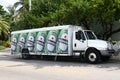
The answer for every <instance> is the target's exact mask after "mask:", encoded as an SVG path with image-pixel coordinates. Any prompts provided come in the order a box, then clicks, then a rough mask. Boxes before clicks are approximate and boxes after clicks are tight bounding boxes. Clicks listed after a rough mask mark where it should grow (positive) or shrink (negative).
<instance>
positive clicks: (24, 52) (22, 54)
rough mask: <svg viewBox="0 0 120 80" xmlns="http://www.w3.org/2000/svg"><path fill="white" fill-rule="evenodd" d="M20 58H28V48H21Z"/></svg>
mask: <svg viewBox="0 0 120 80" xmlns="http://www.w3.org/2000/svg"><path fill="white" fill-rule="evenodd" d="M21 56H22V59H30V55H29V50H28V49H23V50H22V53H21Z"/></svg>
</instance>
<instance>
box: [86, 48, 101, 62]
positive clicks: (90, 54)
mask: <svg viewBox="0 0 120 80" xmlns="http://www.w3.org/2000/svg"><path fill="white" fill-rule="evenodd" d="M85 58H86V61H87V62H88V63H92V64H97V63H99V62H100V61H101V55H100V53H99V51H97V50H94V49H91V50H88V51H87V53H86V55H85Z"/></svg>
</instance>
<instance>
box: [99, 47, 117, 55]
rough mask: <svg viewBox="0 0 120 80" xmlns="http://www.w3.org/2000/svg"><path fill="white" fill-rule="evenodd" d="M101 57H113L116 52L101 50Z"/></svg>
mask: <svg viewBox="0 0 120 80" xmlns="http://www.w3.org/2000/svg"><path fill="white" fill-rule="evenodd" d="M100 52H101V55H103V56H112V55H115V54H116V53H115V50H113V49H112V50H101V51H100Z"/></svg>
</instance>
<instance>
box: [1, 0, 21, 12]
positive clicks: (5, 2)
mask: <svg viewBox="0 0 120 80" xmlns="http://www.w3.org/2000/svg"><path fill="white" fill-rule="evenodd" d="M17 1H19V0H0V5H2V6H3V8H4V9H5V10H7V7H8V6H9V5H13V4H14V3H15V2H17Z"/></svg>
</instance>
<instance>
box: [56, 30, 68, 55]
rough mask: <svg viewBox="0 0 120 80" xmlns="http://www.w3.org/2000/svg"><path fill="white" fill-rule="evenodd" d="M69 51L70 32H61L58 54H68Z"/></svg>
mask: <svg viewBox="0 0 120 80" xmlns="http://www.w3.org/2000/svg"><path fill="white" fill-rule="evenodd" d="M67 50H68V30H61V31H60V34H59V38H58V42H57V52H60V53H61V52H67Z"/></svg>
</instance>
